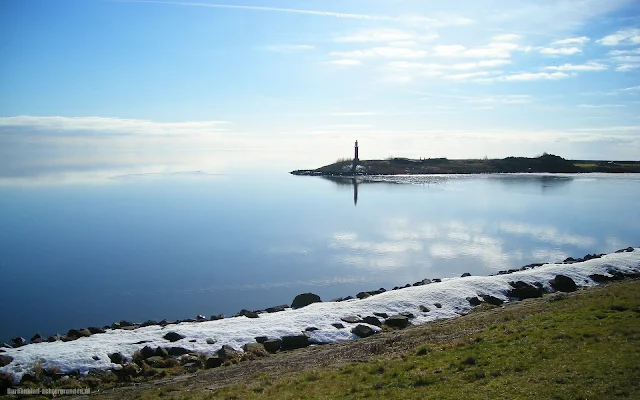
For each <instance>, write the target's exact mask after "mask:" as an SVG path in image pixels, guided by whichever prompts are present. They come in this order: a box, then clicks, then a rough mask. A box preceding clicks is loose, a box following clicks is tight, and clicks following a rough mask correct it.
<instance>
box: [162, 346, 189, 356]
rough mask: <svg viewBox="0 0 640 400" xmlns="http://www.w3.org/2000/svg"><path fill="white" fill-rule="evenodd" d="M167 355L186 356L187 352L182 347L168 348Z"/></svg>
mask: <svg viewBox="0 0 640 400" xmlns="http://www.w3.org/2000/svg"><path fill="white" fill-rule="evenodd" d="M167 353H169V355H170V356H181V355H183V354H188V353H189V350H187V349H185V348H184V347H169V348H168V349H167Z"/></svg>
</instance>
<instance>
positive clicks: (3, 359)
mask: <svg viewBox="0 0 640 400" xmlns="http://www.w3.org/2000/svg"><path fill="white" fill-rule="evenodd" d="M11 361H13V357H11V356H3V355H0V367H4V366H5V365H9V364H10V363H11Z"/></svg>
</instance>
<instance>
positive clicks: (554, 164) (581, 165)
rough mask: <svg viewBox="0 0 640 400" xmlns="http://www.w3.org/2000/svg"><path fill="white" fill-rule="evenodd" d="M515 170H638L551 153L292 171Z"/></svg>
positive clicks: (352, 162)
mask: <svg viewBox="0 0 640 400" xmlns="http://www.w3.org/2000/svg"><path fill="white" fill-rule="evenodd" d="M517 172H520V173H522V172H532V173H535V172H538V173H540V172H550V173H580V172H606V173H629V172H634V173H640V161H592V160H566V159H564V158H562V157H559V156H556V155H553V154H546V153H545V154H543V155H541V156H539V157H534V158H528V157H507V158H503V159H467V160H450V159H447V158H422V159H410V158H400V157H395V158H388V159H386V160H359V159H358V158H354V159H347V160H339V161H337V162H335V163H333V164H329V165H325V166H324V167H320V168H317V169H304V170H296V171H291V174H293V175H313V176H353V175H407V174H408V175H414V174H486V173H517Z"/></svg>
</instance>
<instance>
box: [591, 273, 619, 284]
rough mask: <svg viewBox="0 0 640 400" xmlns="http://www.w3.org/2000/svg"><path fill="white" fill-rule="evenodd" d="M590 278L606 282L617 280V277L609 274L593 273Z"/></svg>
mask: <svg viewBox="0 0 640 400" xmlns="http://www.w3.org/2000/svg"><path fill="white" fill-rule="evenodd" d="M589 278H591V280H592V281H594V282H597V283H605V282H609V281H612V280H615V277H613V276H607V275H601V274H592V275H589Z"/></svg>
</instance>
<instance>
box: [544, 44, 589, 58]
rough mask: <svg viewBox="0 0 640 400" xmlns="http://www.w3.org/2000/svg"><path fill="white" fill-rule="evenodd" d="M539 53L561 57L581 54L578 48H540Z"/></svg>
mask: <svg viewBox="0 0 640 400" xmlns="http://www.w3.org/2000/svg"><path fill="white" fill-rule="evenodd" d="M540 53H542V54H547V55H553V56H556V55H563V56H570V55H573V54H578V53H582V49H581V48H579V47H574V46H572V47H558V48H556V47H542V48H540Z"/></svg>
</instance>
